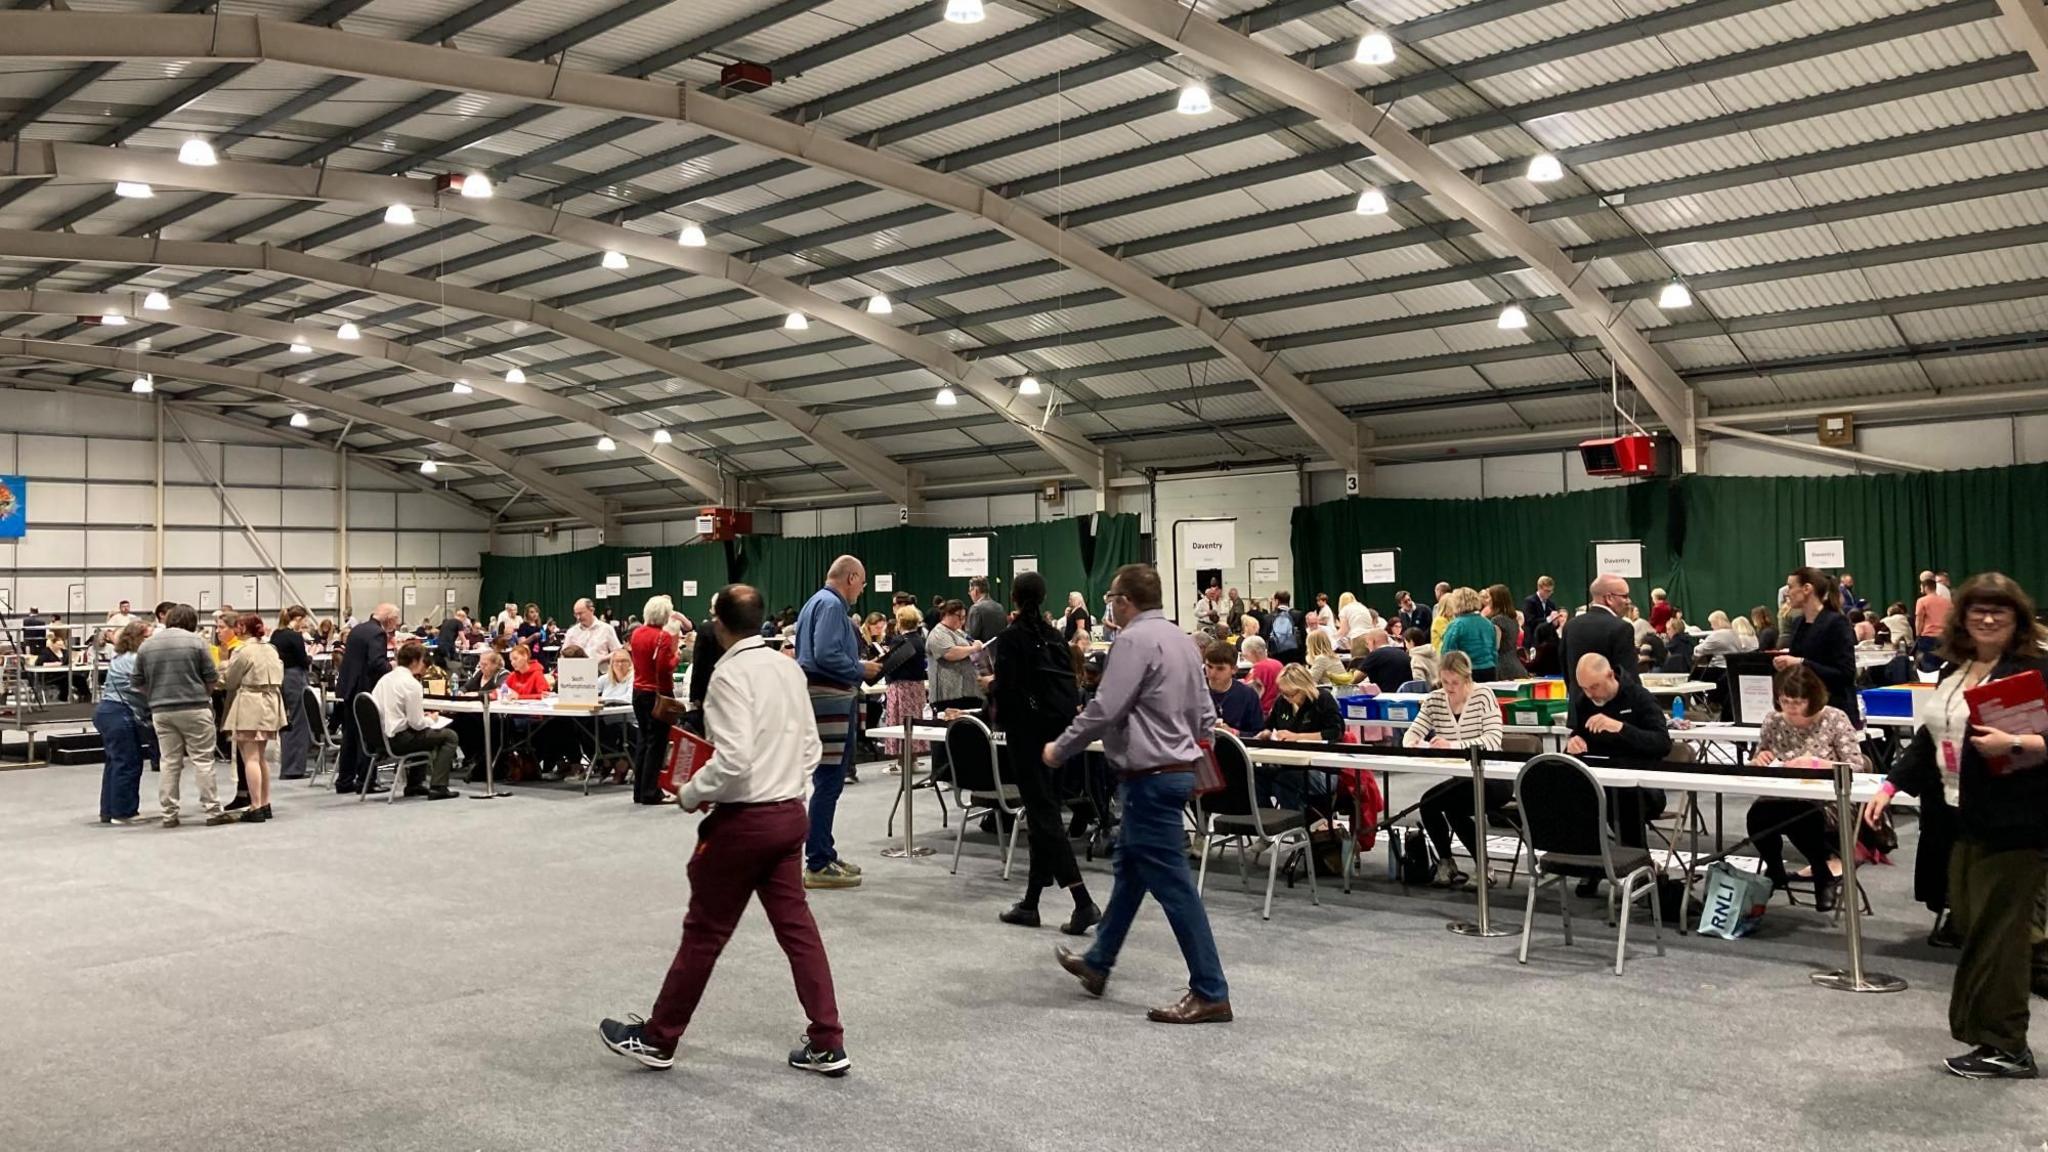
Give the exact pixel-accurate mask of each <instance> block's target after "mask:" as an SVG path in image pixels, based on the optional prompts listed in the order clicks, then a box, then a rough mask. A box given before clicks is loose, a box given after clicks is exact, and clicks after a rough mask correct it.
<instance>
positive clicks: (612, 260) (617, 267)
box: [598, 248, 626, 272]
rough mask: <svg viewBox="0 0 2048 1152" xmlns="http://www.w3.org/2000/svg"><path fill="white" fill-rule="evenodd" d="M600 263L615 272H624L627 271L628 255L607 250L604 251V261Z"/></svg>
mask: <svg viewBox="0 0 2048 1152" xmlns="http://www.w3.org/2000/svg"><path fill="white" fill-rule="evenodd" d="M598 263H599V264H602V265H603V266H605V267H606V268H609V269H611V270H612V271H614V272H624V271H625V270H626V254H625V253H623V252H616V251H613V250H612V249H610V248H607V249H605V250H604V259H602V260H599V261H598Z"/></svg>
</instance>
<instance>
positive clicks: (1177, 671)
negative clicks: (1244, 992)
mask: <svg viewBox="0 0 2048 1152" xmlns="http://www.w3.org/2000/svg"><path fill="white" fill-rule="evenodd" d="M1160 602H1161V595H1160V587H1159V573H1158V572H1157V571H1156V570H1154V569H1153V568H1152V566H1151V565H1149V564H1126V565H1124V566H1123V567H1122V568H1119V569H1117V571H1116V576H1115V578H1114V579H1113V580H1111V581H1110V586H1109V604H1110V611H1111V613H1113V614H1114V616H1115V619H1116V622H1117V626H1118V628H1119V631H1118V632H1117V638H1116V643H1115V645H1113V646H1112V647H1111V648H1110V654H1109V658H1108V660H1107V661H1105V662H1104V664H1103V668H1102V682H1101V685H1100V686H1099V687H1098V688H1097V689H1096V692H1095V699H1093V700H1091V701H1090V702H1089V704H1088V706H1087V707H1086V708H1084V709H1082V710H1081V715H1080V716H1079V717H1077V718H1076V719H1075V720H1074V722H1073V723H1072V724H1071V725H1069V726H1068V727H1067V730H1066V732H1065V733H1064V734H1062V735H1061V736H1060V738H1059V739H1058V740H1056V741H1054V742H1053V743H1051V744H1049V745H1047V746H1046V749H1045V757H1044V759H1045V763H1046V765H1047V766H1048V767H1058V766H1059V765H1061V764H1063V763H1065V762H1066V761H1067V758H1068V757H1070V756H1072V755H1074V753H1076V752H1079V751H1080V750H1082V749H1083V748H1086V747H1087V746H1088V744H1089V742H1090V741H1092V740H1096V739H1100V740H1101V741H1102V747H1103V752H1104V754H1105V755H1106V756H1107V757H1108V759H1109V765H1110V767H1111V768H1112V769H1113V770H1114V771H1115V772H1116V776H1117V799H1118V803H1119V806H1120V807H1121V809H1122V812H1123V822H1122V824H1120V825H1119V826H1118V829H1117V851H1116V863H1115V881H1114V884H1113V886H1112V888H1111V890H1110V895H1109V907H1108V909H1107V910H1105V911H1104V913H1103V917H1102V922H1101V923H1100V924H1098V925H1097V926H1096V928H1095V946H1094V947H1093V948H1090V949H1089V950H1088V953H1087V955H1085V956H1083V955H1081V954H1079V953H1075V952H1070V951H1068V950H1067V949H1065V948H1060V949H1058V950H1057V955H1058V957H1059V962H1060V967H1062V968H1065V969H1066V970H1067V971H1068V972H1071V973H1073V974H1074V975H1075V976H1076V977H1078V978H1079V979H1080V981H1081V987H1082V988H1083V989H1085V990H1086V991H1087V992H1088V994H1089V995H1091V996H1100V995H1102V990H1103V988H1104V987H1105V986H1106V985H1107V984H1108V983H1109V973H1110V970H1111V969H1112V968H1114V967H1115V966H1116V957H1117V952H1118V951H1119V950H1121V949H1122V948H1123V943H1124V936H1125V935H1126V934H1127V933H1128V932H1129V931H1130V928H1131V920H1132V919H1133V918H1134V917H1136V916H1137V914H1138V906H1139V905H1140V904H1141V903H1143V902H1144V899H1145V894H1146V893H1147V892H1150V893H1151V894H1152V895H1153V896H1154V897H1155V898H1157V899H1158V901H1159V906H1160V908H1162V909H1163V910H1164V911H1165V912H1166V920H1167V923H1169V924H1171V925H1172V926H1173V935H1174V938H1175V939H1176V940H1178V941H1179V942H1180V950H1181V955H1182V956H1183V957H1185V958H1186V960H1187V964H1188V992H1187V995H1185V996H1183V997H1181V999H1180V1001H1179V1002H1178V1003H1175V1004H1172V1005H1169V1006H1167V1007H1163V1008H1154V1009H1152V1010H1151V1011H1150V1012H1149V1013H1147V1014H1146V1017H1147V1019H1150V1020H1153V1021H1156V1022H1158V1023H1161V1024H1208V1023H1220V1022H1223V1021H1227V1020H1229V1019H1230V1018H1231V1013H1230V986H1229V984H1228V983H1226V982H1225V980H1224V979H1223V962H1222V960H1221V959H1219V958H1218V957H1217V955H1216V939H1215V937H1214V935H1212V934H1211V933H1210V931H1209V913H1208V910H1207V909H1206V908H1204V907H1202V898H1201V895H1200V894H1199V893H1197V892H1196V891H1195V878H1194V875H1193V874H1192V873H1191V872H1189V870H1188V853H1187V840H1186V837H1185V834H1184V833H1183V832H1182V829H1181V810H1182V809H1183V808H1185V807H1186V806H1187V802H1188V797H1189V795H1190V794H1192V793H1193V791H1194V787H1195V762H1196V759H1197V758H1198V757H1200V756H1201V755H1202V750H1201V748H1200V747H1199V745H1198V744H1197V741H1199V740H1202V739H1204V738H1206V737H1207V736H1208V735H1209V733H1210V732H1211V731H1212V730H1213V729H1214V728H1215V727H1216V707H1215V704H1214V703H1213V702H1211V700H1210V699H1209V685H1208V683H1207V682H1206V680H1205V679H1204V677H1203V674H1202V655H1201V652H1200V651H1199V650H1198V649H1197V648H1196V647H1195V646H1194V644H1193V643H1191V642H1190V640H1189V638H1188V635H1187V634H1186V633H1185V632H1182V631H1181V630H1180V629H1179V628H1177V627H1175V626H1174V625H1173V623H1172V622H1171V621H1169V620H1167V619H1166V617H1165V615H1164V614H1162V613H1161V612H1160Z"/></svg>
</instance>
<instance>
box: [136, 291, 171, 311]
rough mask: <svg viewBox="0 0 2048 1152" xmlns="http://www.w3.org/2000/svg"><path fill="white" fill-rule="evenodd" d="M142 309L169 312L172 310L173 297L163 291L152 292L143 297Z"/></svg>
mask: <svg viewBox="0 0 2048 1152" xmlns="http://www.w3.org/2000/svg"><path fill="white" fill-rule="evenodd" d="M142 310H143V311H144V312H169V311H170V310H171V298H170V297H169V296H166V295H164V294H163V293H162V292H151V293H150V294H149V295H147V296H144V297H143V298H142Z"/></svg>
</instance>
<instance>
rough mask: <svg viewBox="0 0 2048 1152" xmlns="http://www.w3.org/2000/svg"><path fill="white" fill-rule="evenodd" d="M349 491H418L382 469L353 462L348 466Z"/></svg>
mask: <svg viewBox="0 0 2048 1152" xmlns="http://www.w3.org/2000/svg"><path fill="white" fill-rule="evenodd" d="M348 490H349V492H351V493H355V492H415V491H418V489H416V488H414V487H412V486H411V485H409V484H407V483H406V482H405V481H403V480H400V479H399V478H398V477H396V476H394V475H392V474H391V473H389V472H386V471H384V470H383V469H381V468H374V467H371V466H370V465H368V464H357V463H355V462H353V461H351V462H350V463H349V466H348Z"/></svg>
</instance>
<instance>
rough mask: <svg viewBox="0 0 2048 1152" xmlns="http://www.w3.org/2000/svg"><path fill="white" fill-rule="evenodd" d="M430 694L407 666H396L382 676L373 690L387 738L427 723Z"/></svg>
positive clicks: (372, 694)
mask: <svg viewBox="0 0 2048 1152" xmlns="http://www.w3.org/2000/svg"><path fill="white" fill-rule="evenodd" d="M426 696H427V693H426V690H425V689H423V688H421V687H420V682H419V680H418V679H416V678H415V677H414V676H413V674H412V673H411V672H410V671H407V670H406V669H404V668H393V669H392V670H391V671H389V672H387V673H385V674H384V675H383V676H382V677H381V678H379V679H378V681H377V684H376V686H375V687H374V688H371V689H370V699H372V700H375V701H376V702H377V715H379V716H381V717H383V719H384V735H385V737H386V738H387V739H388V738H390V737H392V736H396V735H398V734H399V733H400V732H403V731H405V730H406V729H408V728H411V729H413V730H414V731H418V730H419V729H421V728H425V727H426V726H427V714H426V711H425V705H426Z"/></svg>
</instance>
